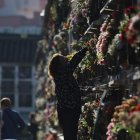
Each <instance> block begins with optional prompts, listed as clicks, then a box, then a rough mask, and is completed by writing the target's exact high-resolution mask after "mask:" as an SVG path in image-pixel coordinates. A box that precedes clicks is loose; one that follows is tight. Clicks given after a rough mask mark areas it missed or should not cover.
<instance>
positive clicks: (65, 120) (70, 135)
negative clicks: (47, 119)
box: [58, 110, 80, 140]
mask: <svg viewBox="0 0 140 140" xmlns="http://www.w3.org/2000/svg"><path fill="white" fill-rule="evenodd" d="M79 117H80V111H75V110H74V111H68V112H58V119H59V123H60V126H61V127H62V130H63V135H64V140H77V132H78V121H79Z"/></svg>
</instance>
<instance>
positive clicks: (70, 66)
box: [49, 48, 87, 140]
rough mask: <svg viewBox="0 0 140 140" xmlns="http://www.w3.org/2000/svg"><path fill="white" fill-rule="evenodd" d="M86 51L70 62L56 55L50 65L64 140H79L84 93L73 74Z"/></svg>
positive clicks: (78, 53)
mask: <svg viewBox="0 0 140 140" xmlns="http://www.w3.org/2000/svg"><path fill="white" fill-rule="evenodd" d="M86 51H87V48H83V49H82V50H80V51H79V52H77V53H76V54H75V55H74V56H73V57H72V59H71V60H70V61H68V59H67V57H65V56H63V55H60V54H55V55H54V56H53V58H52V60H51V62H50V65H49V73H50V75H51V76H52V77H53V80H54V83H55V93H56V97H57V112H58V120H59V123H60V126H61V127H62V130H63V135H64V140H77V131H78V120H79V117H80V113H81V93H82V92H81V90H80V88H79V86H78V83H77V81H76V79H75V78H74V76H73V72H74V70H75V69H76V67H77V65H78V64H79V63H80V62H81V60H82V59H83V58H84V56H85V55H86Z"/></svg>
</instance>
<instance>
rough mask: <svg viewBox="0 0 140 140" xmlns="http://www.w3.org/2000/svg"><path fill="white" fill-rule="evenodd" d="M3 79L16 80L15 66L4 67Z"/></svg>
mask: <svg viewBox="0 0 140 140" xmlns="http://www.w3.org/2000/svg"><path fill="white" fill-rule="evenodd" d="M2 78H3V79H14V78H15V68H14V66H4V67H2Z"/></svg>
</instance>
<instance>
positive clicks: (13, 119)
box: [1, 108, 25, 139]
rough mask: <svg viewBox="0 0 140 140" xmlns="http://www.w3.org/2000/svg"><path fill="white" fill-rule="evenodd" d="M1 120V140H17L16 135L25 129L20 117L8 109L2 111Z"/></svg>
mask: <svg viewBox="0 0 140 140" xmlns="http://www.w3.org/2000/svg"><path fill="white" fill-rule="evenodd" d="M2 120H3V121H4V125H3V126H2V130H1V135H2V136H1V137H2V139H17V135H18V133H19V132H20V131H21V130H22V129H23V128H24V127H25V123H24V121H23V119H22V118H21V116H20V115H19V114H18V113H17V112H15V111H13V110H11V109H10V108H6V109H4V110H3V115H2Z"/></svg>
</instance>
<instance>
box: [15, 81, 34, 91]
mask: <svg viewBox="0 0 140 140" xmlns="http://www.w3.org/2000/svg"><path fill="white" fill-rule="evenodd" d="M18 91H19V94H20V93H24V94H27V93H29V94H32V83H31V82H30V81H20V82H19V84H18Z"/></svg>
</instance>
